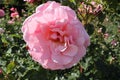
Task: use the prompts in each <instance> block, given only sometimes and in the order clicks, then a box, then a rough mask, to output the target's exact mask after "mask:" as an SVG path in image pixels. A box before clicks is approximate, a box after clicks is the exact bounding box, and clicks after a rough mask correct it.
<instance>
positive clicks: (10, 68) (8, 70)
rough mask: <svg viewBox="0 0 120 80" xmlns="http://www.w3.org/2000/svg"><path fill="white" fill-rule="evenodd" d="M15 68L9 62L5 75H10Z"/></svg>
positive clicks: (12, 63) (13, 64) (12, 62)
mask: <svg viewBox="0 0 120 80" xmlns="http://www.w3.org/2000/svg"><path fill="white" fill-rule="evenodd" d="M14 67H15V62H14V61H11V62H10V63H9V64H8V65H7V74H9V73H11V72H12V70H13V69H14Z"/></svg>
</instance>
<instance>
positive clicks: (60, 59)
mask: <svg viewBox="0 0 120 80" xmlns="http://www.w3.org/2000/svg"><path fill="white" fill-rule="evenodd" d="M51 59H52V60H53V62H55V63H57V64H60V65H66V64H68V63H70V62H71V61H72V59H73V58H72V57H70V56H65V55H62V54H61V53H56V54H55V53H54V54H51Z"/></svg>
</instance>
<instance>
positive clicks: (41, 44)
mask: <svg viewBox="0 0 120 80" xmlns="http://www.w3.org/2000/svg"><path fill="white" fill-rule="evenodd" d="M22 32H23V38H24V40H25V42H26V43H27V45H28V47H29V50H28V51H29V53H30V55H31V56H32V58H33V59H34V60H35V61H37V62H39V63H40V64H41V65H42V66H43V67H44V68H46V69H52V70H56V69H66V68H71V67H72V66H73V65H75V64H76V63H78V62H79V60H80V59H82V57H83V56H84V55H85V53H86V48H87V46H88V45H89V44H90V39H89V36H88V34H87V33H86V31H85V29H84V27H83V25H82V24H81V22H80V21H79V20H78V19H77V17H76V14H75V12H74V11H73V10H72V9H71V8H69V7H67V6H61V5H60V4H59V3H56V2H55V1H49V2H47V3H45V4H42V5H40V6H38V7H37V8H36V12H35V13H34V14H33V15H31V16H30V17H28V18H27V19H26V20H25V22H24V23H23V27H22Z"/></svg>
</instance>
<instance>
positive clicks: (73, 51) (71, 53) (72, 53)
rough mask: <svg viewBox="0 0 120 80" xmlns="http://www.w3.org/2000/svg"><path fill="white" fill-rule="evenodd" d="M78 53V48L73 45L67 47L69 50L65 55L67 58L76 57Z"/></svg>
mask: <svg viewBox="0 0 120 80" xmlns="http://www.w3.org/2000/svg"><path fill="white" fill-rule="evenodd" d="M77 53H78V47H77V46H75V45H73V44H71V45H69V46H68V47H67V49H66V50H65V51H64V52H63V54H64V55H67V56H71V57H73V56H75V55H76V54H77Z"/></svg>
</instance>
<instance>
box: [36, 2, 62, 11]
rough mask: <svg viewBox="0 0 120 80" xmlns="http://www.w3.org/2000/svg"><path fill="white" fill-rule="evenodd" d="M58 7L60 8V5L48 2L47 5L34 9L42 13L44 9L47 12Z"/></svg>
mask: <svg viewBox="0 0 120 80" xmlns="http://www.w3.org/2000/svg"><path fill="white" fill-rule="evenodd" d="M59 6H60V4H58V3H56V2H55V1H48V2H47V3H45V4H42V5H40V6H38V7H37V8H36V12H44V11H45V10H46V9H47V10H49V9H54V8H57V7H59ZM47 10H46V11H47Z"/></svg>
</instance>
